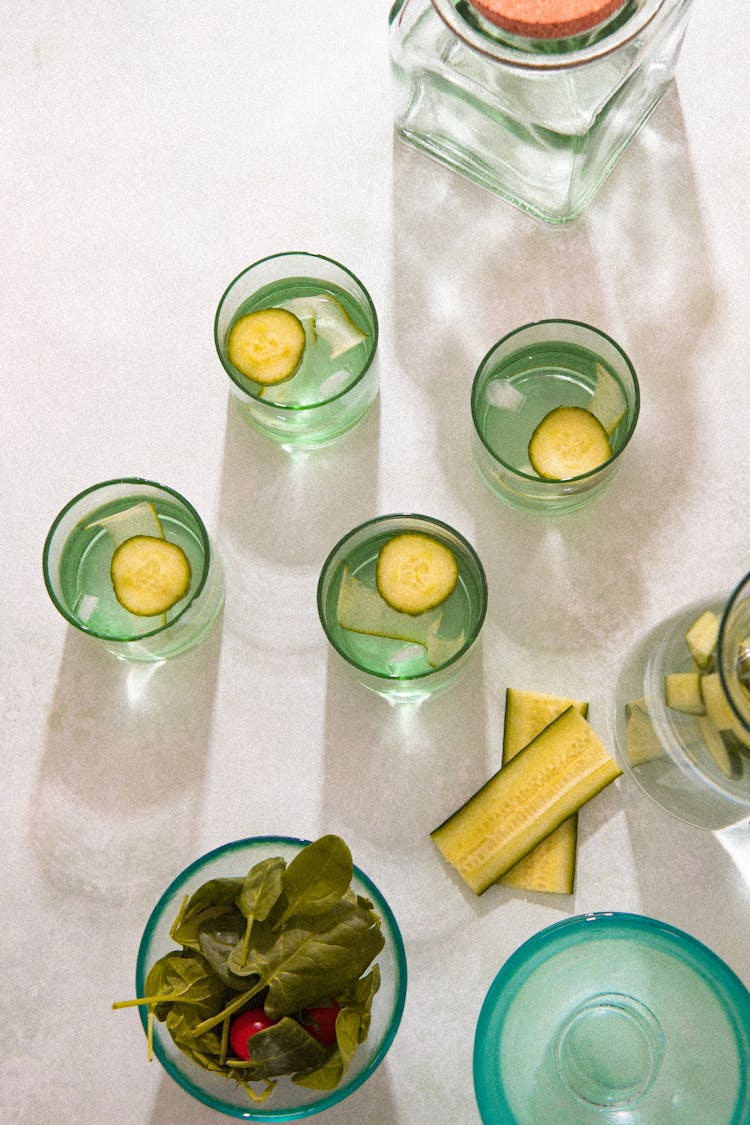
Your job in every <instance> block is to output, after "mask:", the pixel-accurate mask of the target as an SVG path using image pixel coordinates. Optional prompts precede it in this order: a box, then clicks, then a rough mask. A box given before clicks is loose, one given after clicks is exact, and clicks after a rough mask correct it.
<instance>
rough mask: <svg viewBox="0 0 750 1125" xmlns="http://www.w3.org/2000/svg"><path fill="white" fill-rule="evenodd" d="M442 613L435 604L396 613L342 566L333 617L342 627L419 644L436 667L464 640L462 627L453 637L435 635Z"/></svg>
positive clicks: (450, 656)
mask: <svg viewBox="0 0 750 1125" xmlns="http://www.w3.org/2000/svg"><path fill="white" fill-rule="evenodd" d="M442 617H443V611H442V609H440V608H439V607H438V608H437V609H435V610H434V611H433V612H427V613H423V614H420V615H419V616H417V617H414V616H412V615H411V614H408V613H399V612H398V610H395V609H393V608H392V607H391V606H389V605H388V604H387V603H386V602H384V601H383V599H382V598H381V597H380V595H379V594H378V592H377V590H373V589H371V587H369V586H366V585H365V583H364V582H360V581H359V579H358V578H355V577H354V575H353V574H352V572H351V570H350V569H349V567H348V566H345V567H344V571H343V575H342V578H341V586H340V588H339V596H338V602H337V604H336V619H337V621H338V624H339V625H340V626H341V628H342V629H349V630H350V631H351V632H353V633H363V634H364V635H365V636H369V637H384V638H386V639H388V640H394V641H406V642H408V643H409V644H418V645H422V646H423V648H424V649H425V650H426V652H427V663H428V664H429V665H430V667H432V668H439V667H440V666H441V665H443V664H445V663H447V661H448V660H450V659H451V658H452V657H453V656H455V655H456V653H457V652H459V651H460V649H461V648H462V647H463V643H464V632H463V629H462V630H461V632H460V633H459V635H458V636H457V637H441V636H439V634H438V629H439V628H440V623H441V621H442Z"/></svg>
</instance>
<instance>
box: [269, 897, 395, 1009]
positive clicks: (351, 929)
mask: <svg viewBox="0 0 750 1125" xmlns="http://www.w3.org/2000/svg"><path fill="white" fill-rule="evenodd" d="M305 923H306V924H305V925H304V926H289V927H288V928H287V929H286V930H284V931H282V932H281V933H279V934H275V935H271V937H272V938H273V940H271V941H268V942H265V943H264V942H263V941H262V940H259V941H257V942H255V943H254V944H253V948H252V949H251V950H250V953H249V958H248V963H247V964H248V967H250V968H252V969H253V971H255V972H257V973H258V975H259V977H260V979H261V980H262V981H263V984H264V986H266V987H267V988H268V995H267V996H266V1001H265V1009H266V1012H267V1013H268V1015H269V1016H270V1018H271V1019H276V1018H277V1017H278V1016H281V1015H284V1014H286V1013H289V1012H295V1011H299V1010H300V1009H302V1008H309V1007H312V1006H313V1005H314V1004H315V1003H316V1002H318V1001H323V1002H324V1001H325V1000H326V999H327V998H328V997H330V996H337V995H338V994H339V992H341V991H342V990H344V989H345V988H347V987H349V986H350V985H351V984H352V983H353V982H354V981H355V980H357V978H358V977H359V976H361V974H362V973H363V972H364V971H365V969H366V968H367V966H368V965H369V964H370V962H371V961H372V960H373V958H374V957H376V956H377V954H378V953H379V952H380V950H381V949H382V948H383V945H384V944H385V943H384V939H383V935H382V933H381V930H380V919H379V918H378V916H377V914H376V913H375V912H374V911H373V910H372V909H368V908H367V907H365V906H363V905H362V904H361V903H360V902H359V901H358V900H357V898H356V897H355V896H353V899H349V898H345V899H341V900H340V901H339V902H338V903H337V904H336V906H335V907H334V909H333V910H330V911H329V912H328V913H327V914H324V915H320V916H316V917H314V918H306V919H305ZM264 936H265V935H263V934H261V933H260V932H259V934H258V937H259V938H261V937H264Z"/></svg>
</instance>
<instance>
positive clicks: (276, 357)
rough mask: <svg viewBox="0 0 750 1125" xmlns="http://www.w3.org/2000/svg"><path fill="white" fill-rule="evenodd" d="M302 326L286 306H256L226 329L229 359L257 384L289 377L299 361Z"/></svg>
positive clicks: (301, 345)
mask: <svg viewBox="0 0 750 1125" xmlns="http://www.w3.org/2000/svg"><path fill="white" fill-rule="evenodd" d="M304 350H305V329H304V327H303V325H302V322H301V321H300V319H299V317H297V316H295V315H294V313H292V312H290V311H289V310H288V309H281V308H278V309H277V308H273V309H256V310H255V311H254V312H250V313H247V314H246V315H245V316H241V317H240V318H239V320H236V321H235V323H234V324H233V325H232V327H231V329H230V332H229V339H228V341H227V356H228V358H229V362H230V363H231V364H232V365H233V366H234V367H236V368H237V370H238V371H240V372H241V373H242V374H243V375H244V376H246V378H248V379H251V380H252V382H254V383H260V384H261V386H272V385H274V384H275V383H283V382H284V380H285V379H291V377H292V375H294V374H295V372H296V371H297V368H298V367H299V365H300V363H301V361H302V355H303V353H304Z"/></svg>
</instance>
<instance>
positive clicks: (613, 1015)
mask: <svg viewBox="0 0 750 1125" xmlns="http://www.w3.org/2000/svg"><path fill="white" fill-rule="evenodd" d="M749 1079H750V993H749V992H748V990H747V989H746V988H745V986H744V984H743V983H742V982H741V981H740V980H739V978H738V977H737V976H736V975H735V973H733V972H732V970H731V969H730V968H729V967H728V966H727V965H726V964H725V963H724V962H723V961H722V960H721V959H720V958H719V957H717V956H716V954H715V953H713V952H712V951H711V950H710V949H708V948H707V947H706V946H705V945H703V944H701V942H699V941H697V940H696V939H695V938H693V937H691V936H690V935H689V934H686V933H684V932H682V931H681V930H678V929H676V928H675V927H673V926H669V925H667V924H666V923H664V922H658V921H656V920H654V919H653V918H646V917H643V916H641V915H636V914H622V913H598V914H585V915H580V916H577V917H575V918H570V919H566V920H565V921H563V922H558V923H556V924H555V925H552V926H549V927H548V928H547V929H545V930H542V931H541V932H540V933H538V934H536V935H535V936H534V937H532V938H530V939H529V940H528V941H527V942H525V943H524V945H522V946H521V947H520V948H519V949H517V950H516V952H515V953H513V954H512V956H511V957H509V958H508V960H507V961H506V963H505V964H504V965H503V967H502V968H501V970H500V972H499V973H498V974H497V976H496V977H495V979H494V981H493V982H492V985H491V986H490V989H489V992H488V993H487V996H486V998H485V1000H484V1003H483V1005H482V1009H481V1012H480V1015H479V1020H478V1023H477V1029H476V1035H475V1039H474V1089H475V1092H476V1098H477V1104H478V1106H479V1112H480V1114H481V1117H482V1121H483V1122H485V1125H490V1123H492V1125H553V1123H554V1125H604V1123H610V1122H611V1123H612V1125H615V1123H616V1125H672V1123H674V1125H748V1123H750V1086H749V1085H748V1082H749Z"/></svg>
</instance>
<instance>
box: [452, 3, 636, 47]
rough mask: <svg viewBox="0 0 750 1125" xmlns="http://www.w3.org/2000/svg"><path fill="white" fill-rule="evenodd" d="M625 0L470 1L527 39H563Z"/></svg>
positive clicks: (594, 22)
mask: <svg viewBox="0 0 750 1125" xmlns="http://www.w3.org/2000/svg"><path fill="white" fill-rule="evenodd" d="M624 3H625V0H471V4H472V6H473V7H474V8H476V9H477V11H478V12H480V13H481V15H483V16H484V17H485V19H488V20H490V21H491V22H492V23H495V24H497V25H498V27H502V28H504V29H505V30H506V31H510V32H512V33H513V34H514V35H524V36H526V37H528V38H531V39H565V38H566V37H567V36H569V35H579V34H580V33H581V32H583V31H589V30H590V29H591V28H592V27H596V25H597V24H599V23H601V22H602V21H603V20H606V19H607V18H608V17H609V16H611V15H612V14H613V13H614V12H616V11H617V9H618V8H621V7H622V6H623V4H624Z"/></svg>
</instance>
